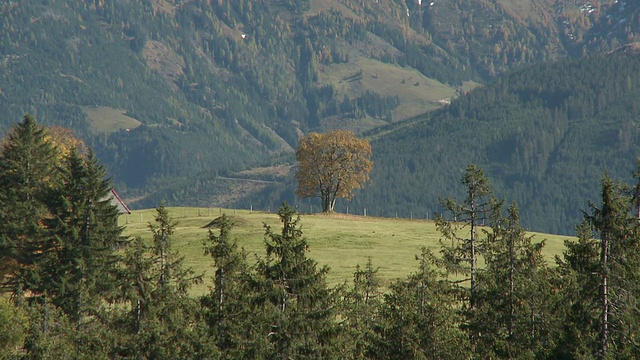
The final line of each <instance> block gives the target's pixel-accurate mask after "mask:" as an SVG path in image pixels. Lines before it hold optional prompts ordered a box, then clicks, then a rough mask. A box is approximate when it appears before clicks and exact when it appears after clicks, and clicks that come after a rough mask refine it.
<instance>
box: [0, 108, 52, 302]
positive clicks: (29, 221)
mask: <svg viewBox="0 0 640 360" xmlns="http://www.w3.org/2000/svg"><path fill="white" fill-rule="evenodd" d="M46 135H47V134H46V132H45V130H44V129H43V128H42V127H41V126H40V125H39V124H38V123H37V121H36V120H35V119H34V118H33V117H31V116H29V115H26V116H25V117H24V118H23V120H22V122H20V123H18V124H16V125H15V126H14V127H13V128H12V129H11V131H10V132H9V133H8V135H7V138H6V140H5V141H4V143H3V146H2V153H1V154H0V184H2V186H0V259H1V260H2V261H0V263H1V264H2V265H0V267H2V269H0V274H2V275H3V277H2V279H0V280H1V281H2V287H3V288H5V289H7V290H8V291H10V292H11V293H12V294H13V295H14V296H15V297H17V298H21V296H22V294H24V293H25V292H27V291H31V292H32V295H33V296H38V295H39V293H38V291H37V289H38V287H40V285H41V283H42V278H41V271H42V267H43V266H42V263H43V262H44V261H45V258H46V257H47V256H49V254H50V250H51V249H50V248H49V244H47V242H45V241H44V239H46V236H45V234H44V233H45V229H44V227H43V225H42V219H43V218H45V217H46V216H47V215H48V214H47V209H46V206H45V202H44V198H45V196H46V194H47V193H48V191H49V190H50V189H51V188H52V187H53V186H54V184H56V182H57V181H58V179H57V177H58V174H59V171H58V169H57V168H56V167H55V166H54V164H55V161H54V158H55V157H56V150H55V148H54V147H53V145H52V144H51V143H50V142H48V141H47V140H46Z"/></svg>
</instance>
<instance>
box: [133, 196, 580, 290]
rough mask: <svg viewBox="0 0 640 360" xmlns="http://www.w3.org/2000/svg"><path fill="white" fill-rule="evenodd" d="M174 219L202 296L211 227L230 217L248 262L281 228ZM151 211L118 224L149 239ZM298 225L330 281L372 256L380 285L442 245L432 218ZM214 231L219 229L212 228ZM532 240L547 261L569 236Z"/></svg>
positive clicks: (260, 215)
mask: <svg viewBox="0 0 640 360" xmlns="http://www.w3.org/2000/svg"><path fill="white" fill-rule="evenodd" d="M168 209H169V212H170V214H171V217H172V219H173V220H174V221H175V222H177V227H176V232H175V234H174V236H173V242H172V246H173V249H175V250H177V251H178V252H179V253H180V255H182V256H184V265H185V266H187V267H191V268H192V269H193V270H194V271H195V272H196V273H197V274H205V276H204V280H205V281H204V282H203V283H202V284H197V285H195V286H194V288H193V289H192V292H193V294H196V295H197V294H203V293H205V292H206V291H207V289H208V287H209V285H210V284H211V277H212V276H213V268H212V260H211V258H210V257H207V256H205V255H204V252H203V241H204V240H205V239H206V238H207V234H208V231H209V228H208V227H207V225H209V224H210V223H211V222H212V221H213V220H215V219H216V218H218V217H219V216H221V215H222V214H226V215H227V216H229V217H231V219H232V220H233V221H234V224H235V226H234V227H233V230H232V236H233V238H234V239H235V240H236V242H237V244H238V248H244V249H245V250H246V252H247V253H248V254H249V255H248V260H249V262H250V263H253V262H254V261H255V258H256V256H258V257H264V256H265V250H264V233H265V229H264V224H267V225H269V226H271V227H272V229H273V230H274V231H279V229H280V226H281V224H280V221H279V219H278V216H277V215H276V214H273V213H264V212H255V211H248V210H233V209H220V208H210V209H207V208H183V207H175V208H168ZM154 216H155V209H146V210H137V211H133V212H132V214H131V215H122V216H121V218H120V225H122V226H125V231H124V233H125V235H129V236H140V237H142V238H143V239H148V240H150V239H151V232H150V231H149V224H150V223H152V222H154ZM300 227H301V229H302V231H303V234H304V236H305V238H306V240H307V243H308V245H309V252H308V256H309V257H311V258H313V259H314V260H315V261H316V262H318V264H319V265H320V266H324V265H326V266H328V267H329V268H330V271H329V274H328V281H329V283H330V284H332V285H337V284H340V283H343V282H345V281H347V282H350V281H351V279H352V276H353V272H354V271H355V268H356V265H361V266H364V265H365V264H366V263H367V261H368V259H369V258H371V261H372V264H373V265H374V267H378V268H379V271H378V275H379V277H380V279H381V280H382V284H383V285H388V284H389V283H391V282H392V281H393V280H395V279H398V278H404V277H406V276H407V275H408V274H410V273H411V272H414V271H415V270H416V269H417V266H418V263H417V261H416V260H415V256H416V255H417V254H419V253H420V249H421V248H422V247H423V246H425V247H427V248H429V249H431V250H432V251H434V252H435V253H437V252H438V249H439V247H440V242H439V239H440V234H439V233H438V231H437V230H436V227H435V223H434V222H433V221H430V220H409V219H390V218H377V217H364V216H355V215H345V214H333V215H325V214H301V215H300ZM212 230H213V231H214V232H215V233H216V234H217V233H218V229H217V228H215V227H214V228H212ZM530 235H533V236H534V241H542V240H545V241H546V246H545V248H544V254H545V256H546V258H547V260H548V261H549V263H550V264H554V257H555V255H561V254H562V251H563V249H564V243H563V241H564V240H565V239H567V238H569V237H567V236H559V235H550V234H540V233H531V234H530Z"/></svg>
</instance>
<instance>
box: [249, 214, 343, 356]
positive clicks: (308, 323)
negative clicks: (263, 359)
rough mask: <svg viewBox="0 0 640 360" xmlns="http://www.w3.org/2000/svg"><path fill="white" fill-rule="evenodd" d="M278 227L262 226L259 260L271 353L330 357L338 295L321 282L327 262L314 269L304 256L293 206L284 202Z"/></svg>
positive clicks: (336, 330)
mask: <svg viewBox="0 0 640 360" xmlns="http://www.w3.org/2000/svg"><path fill="white" fill-rule="evenodd" d="M278 216H279V217H280V221H281V222H282V231H281V232H279V233H276V232H273V231H272V230H271V227H270V226H268V225H265V229H266V230H265V246H266V250H267V258H266V260H261V261H260V262H259V264H258V268H257V271H258V274H259V275H260V276H262V277H264V283H263V285H262V286H263V293H264V295H265V300H266V303H265V305H266V307H265V314H266V316H267V318H266V321H267V322H268V326H269V331H268V333H266V334H264V336H267V337H268V339H269V341H270V343H271V348H270V351H269V355H267V357H272V358H281V359H288V358H300V357H315V358H335V357H337V356H338V355H337V353H336V352H337V351H339V347H338V346H336V342H337V341H338V340H339V338H338V333H339V328H338V324H337V321H336V315H337V311H336V301H337V296H336V294H335V293H334V291H332V290H331V289H329V287H328V286H327V283H326V274H327V272H328V268H327V267H323V268H322V269H320V270H318V269H317V268H316V267H317V263H316V262H315V261H314V260H312V259H310V258H307V256H306V252H307V242H306V240H305V239H304V238H303V236H302V231H301V230H300V228H299V226H298V223H299V220H300V218H299V216H298V217H296V218H295V219H294V216H297V215H296V210H295V209H294V208H293V207H291V206H290V205H288V204H286V203H284V204H283V205H282V206H281V207H280V210H279V211H278Z"/></svg>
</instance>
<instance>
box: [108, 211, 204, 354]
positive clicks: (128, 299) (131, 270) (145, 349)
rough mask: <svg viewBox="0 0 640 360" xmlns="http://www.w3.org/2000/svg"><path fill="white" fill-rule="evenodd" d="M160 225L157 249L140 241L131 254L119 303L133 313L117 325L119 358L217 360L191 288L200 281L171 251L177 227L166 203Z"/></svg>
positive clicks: (155, 237)
mask: <svg viewBox="0 0 640 360" xmlns="http://www.w3.org/2000/svg"><path fill="white" fill-rule="evenodd" d="M155 221H156V224H155V225H154V224H150V225H149V229H150V231H151V232H152V235H153V245H151V246H147V245H146V244H144V242H143V241H142V240H140V239H135V240H134V242H133V244H132V245H131V246H130V247H129V248H128V249H127V250H126V253H125V262H124V264H123V265H124V268H123V269H122V270H121V274H120V276H119V279H120V293H119V298H118V299H119V300H120V301H124V302H125V303H128V305H129V310H127V311H126V312H125V313H124V314H122V317H121V319H119V320H117V321H116V322H115V323H116V324H117V323H122V324H123V325H125V326H124V327H123V329H121V331H122V330H124V334H123V336H122V338H123V341H122V342H121V343H120V344H119V346H118V353H119V356H122V357H133V358H155V359H165V358H196V357H203V358H207V357H212V356H214V354H216V353H217V352H216V350H215V346H214V345H213V344H211V343H210V338H209V336H208V335H207V331H206V326H205V324H204V322H203V321H201V319H200V311H199V306H198V304H197V301H196V300H195V299H194V298H192V297H191V296H189V293H188V291H189V288H190V286H191V285H192V284H194V283H195V282H198V281H200V279H201V276H195V275H194V272H193V271H192V270H191V269H185V268H183V265H182V262H183V258H182V257H180V256H179V254H177V253H176V252H175V251H174V250H172V246H171V245H172V244H171V242H172V238H171V235H173V233H174V230H175V226H176V223H175V222H173V220H172V219H171V217H170V215H169V211H168V209H166V208H165V206H164V204H161V205H160V206H159V207H158V208H156V217H155Z"/></svg>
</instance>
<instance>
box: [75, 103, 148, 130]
mask: <svg viewBox="0 0 640 360" xmlns="http://www.w3.org/2000/svg"><path fill="white" fill-rule="evenodd" d="M82 110H84V113H85V114H86V115H87V120H88V121H89V125H90V126H91V131H92V132H93V133H95V134H102V133H112V132H116V131H118V130H126V129H134V128H137V127H138V126H140V125H141V124H142V123H141V122H140V121H138V120H136V119H134V118H132V117H129V116H127V115H126V114H125V112H124V110H122V109H114V108H112V107H108V106H95V107H89V106H86V107H84V108H83V109H82Z"/></svg>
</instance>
